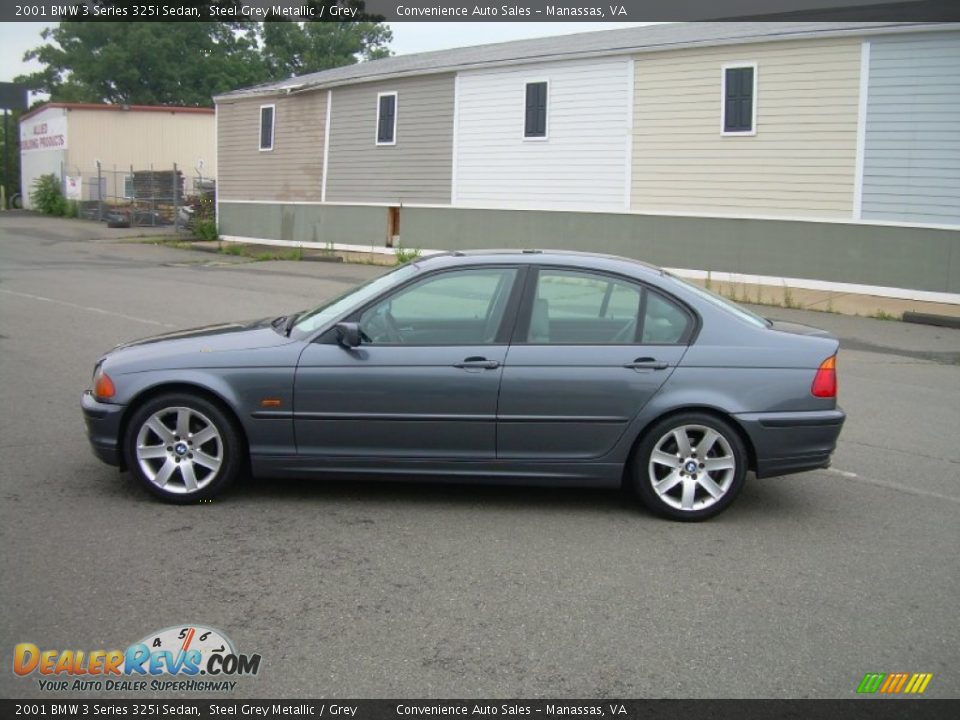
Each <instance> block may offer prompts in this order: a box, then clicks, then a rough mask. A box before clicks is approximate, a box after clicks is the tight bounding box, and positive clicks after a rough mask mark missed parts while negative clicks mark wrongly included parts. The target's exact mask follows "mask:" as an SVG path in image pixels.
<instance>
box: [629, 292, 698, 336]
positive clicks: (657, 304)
mask: <svg viewBox="0 0 960 720" xmlns="http://www.w3.org/2000/svg"><path fill="white" fill-rule="evenodd" d="M644 305H645V307H644V313H643V333H642V335H641V338H640V341H641V342H642V343H644V344H645V345H646V344H650V345H676V344H678V343H682V342H684V340H685V339H686V338H687V336H688V334H689V331H690V329H691V328H690V322H691V321H690V315H689V314H688V313H687V311H686V310H684V309H683V308H682V307H680V306H679V305H677V303H675V302H673V301H672V300H667V298H665V297H664V296H663V295H660V294H659V293H655V292H652V291H650V290H648V291H647V301H646V303H645V304H644Z"/></svg>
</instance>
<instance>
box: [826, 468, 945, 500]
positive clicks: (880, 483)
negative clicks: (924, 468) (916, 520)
mask: <svg viewBox="0 0 960 720" xmlns="http://www.w3.org/2000/svg"><path fill="white" fill-rule="evenodd" d="M827 472H828V473H832V474H834V475H839V476H840V477H844V478H847V479H848V480H853V481H854V482H860V483H865V484H867V485H876V486H877V487H883V488H887V489H889V490H899V491H900V492H904V493H909V494H910V495H920V496H922V497H929V498H935V499H937V500H946V501H947V502H952V503H960V497H951V496H950V495H944V494H943V493H938V492H934V491H932V490H922V489H920V488H912V487H907V486H906V485H899V484H897V483H893V482H887V481H886V480H877V479H875V478H868V477H864V476H863V475H857V474H856V473H852V472H848V471H846V470H838V469H836V468H827Z"/></svg>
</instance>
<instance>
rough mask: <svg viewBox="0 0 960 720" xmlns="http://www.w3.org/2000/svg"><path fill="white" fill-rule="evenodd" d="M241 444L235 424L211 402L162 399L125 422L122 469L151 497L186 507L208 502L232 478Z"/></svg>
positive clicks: (183, 397)
mask: <svg viewBox="0 0 960 720" xmlns="http://www.w3.org/2000/svg"><path fill="white" fill-rule="evenodd" d="M242 447H243V442H242V439H241V436H240V433H239V431H238V430H237V428H236V427H235V424H234V423H233V421H232V420H231V418H229V417H228V416H227V415H226V414H225V413H224V412H223V411H222V410H221V409H220V408H219V407H217V406H216V405H215V404H213V403H212V402H210V401H208V400H206V399H204V398H201V397H195V396H191V395H182V394H170V395H162V396H159V397H156V398H153V399H152V400H149V401H148V402H146V403H144V405H143V406H142V407H140V408H139V409H138V410H137V411H136V412H134V414H133V417H132V418H131V419H130V424H129V426H128V429H127V436H126V439H125V441H124V452H125V454H126V460H127V467H129V468H130V470H131V472H133V474H134V475H135V476H136V477H137V479H138V480H139V481H140V482H141V483H142V484H143V486H144V487H145V488H146V489H147V490H149V491H150V492H151V493H153V494H154V495H156V496H157V497H159V498H162V499H163V500H166V501H167V502H172V503H179V504H186V503H191V502H196V501H198V500H203V499H207V498H210V497H213V496H214V495H216V494H217V493H219V492H221V491H223V490H224V489H225V488H226V487H227V486H228V485H230V484H231V483H232V482H233V481H234V480H235V479H236V477H237V475H238V473H239V471H240V468H241V466H242V456H241V453H242Z"/></svg>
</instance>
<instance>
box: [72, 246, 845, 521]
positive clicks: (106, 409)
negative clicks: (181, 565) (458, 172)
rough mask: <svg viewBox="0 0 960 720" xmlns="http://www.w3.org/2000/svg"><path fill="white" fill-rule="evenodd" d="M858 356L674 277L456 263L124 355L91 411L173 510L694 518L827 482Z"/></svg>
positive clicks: (470, 259)
mask: <svg viewBox="0 0 960 720" xmlns="http://www.w3.org/2000/svg"><path fill="white" fill-rule="evenodd" d="M838 346H839V343H838V341H837V340H836V339H835V338H833V337H831V336H830V335H828V334H827V333H825V332H822V331H820V330H816V329H814V328H810V327H806V326H800V325H792V324H786V323H773V322H770V321H767V320H764V319H763V318H759V317H757V316H755V315H753V314H752V313H750V312H749V311H747V310H744V309H742V308H740V307H738V306H736V305H734V304H733V303H730V302H729V301H727V300H724V299H722V298H720V297H718V296H715V295H713V294H712V293H710V292H708V291H706V290H704V289H702V288H698V287H695V286H693V285H691V284H688V283H686V282H684V281H682V280H680V279H678V278H675V277H673V276H671V275H669V274H668V273H665V272H664V271H662V270H660V269H658V268H655V267H652V266H649V265H645V264H642V263H638V262H635V261H632V260H628V259H624V258H617V257H612V256H596V255H587V254H580V253H568V252H553V251H542V252H541V251H526V252H514V251H503V252H483V253H479V252H478V253H449V254H440V255H433V256H430V257H428V258H425V259H421V260H419V261H417V262H415V263H412V264H409V265H406V266H402V267H401V268H399V269H397V270H396V271H394V272H391V273H388V274H386V275H384V276H381V277H379V278H377V279H376V280H374V281H372V282H371V283H368V284H367V285H365V286H362V287H360V288H357V289H356V290H354V291H352V292H350V293H348V294H347V295H345V296H343V297H341V298H337V299H335V300H333V301H331V302H329V303H326V304H324V305H321V306H319V307H318V308H315V309H313V310H310V311H306V312H303V313H297V314H294V315H290V316H283V317H280V318H275V319H273V320H262V321H257V322H251V323H238V324H230V325H220V326H214V327H208V328H201V329H197V330H187V331H183V332H175V333H170V334H167V335H163V336H159V337H156V338H150V339H147V340H141V341H138V342H133V343H129V344H126V345H121V346H119V347H117V348H115V349H114V350H112V351H110V352H109V353H107V354H106V355H105V356H104V357H103V358H101V359H100V361H99V362H98V363H97V364H96V368H95V371H94V378H93V382H92V383H91V387H90V389H88V390H87V391H86V392H85V393H84V395H83V399H82V406H83V412H84V416H85V419H86V423H87V428H88V432H89V436H90V442H91V444H92V446H93V449H94V452H95V453H96V455H97V456H98V457H100V458H101V459H102V460H103V461H105V462H107V463H110V464H112V465H118V466H121V467H124V468H128V469H130V470H131V471H132V472H133V473H134V474H135V475H136V476H137V477H138V479H139V480H140V481H141V482H142V483H143V484H144V486H145V487H146V488H147V489H149V490H150V491H151V492H153V493H154V494H156V495H157V496H159V497H161V498H163V499H165V500H169V501H172V502H191V501H196V500H198V499H204V498H208V497H210V496H212V495H213V494H215V493H217V492H220V491H221V490H223V489H224V488H225V487H226V486H227V485H229V484H230V482H232V480H233V479H234V478H235V477H236V476H237V474H238V473H240V472H242V471H243V470H244V468H246V467H249V468H250V469H251V470H252V472H253V474H254V475H255V476H265V477H277V476H285V477H289V476H297V477H307V476H316V477H323V476H332V475H338V476H341V477H342V476H344V475H347V476H352V477H358V478H359V477H363V476H374V477H379V478H383V477H395V478H404V477H406V478H411V479H414V478H415V479H425V478H436V479H442V480H453V481H470V482H498V483H525V484H545V485H546V484H549V485H571V486H572V485H582V486H610V487H613V486H618V485H620V484H621V483H624V482H626V483H628V484H629V485H630V486H632V487H633V488H634V490H635V491H636V493H637V495H638V496H639V498H640V499H641V500H642V501H643V502H644V503H645V504H646V505H647V506H648V507H650V509H651V510H653V511H654V512H657V513H658V514H661V515H664V516H667V517H671V518H675V519H681V520H699V519H704V518H707V517H711V516H713V515H715V514H716V513H718V512H720V511H721V510H723V509H724V508H725V507H727V506H728V505H729V504H730V502H732V500H733V499H734V497H735V496H736V494H737V492H738V491H739V489H740V487H741V486H742V484H743V482H744V478H745V476H746V474H747V472H748V471H753V472H754V473H755V474H756V476H757V477H767V476H773V475H782V474H787V473H795V472H800V471H804V470H811V469H815V468H822V467H826V466H827V465H828V464H829V462H830V455H831V453H832V452H833V450H834V448H835V445H836V441H837V437H838V435H839V433H840V430H841V428H842V425H843V422H844V414H843V412H842V411H841V410H840V409H838V407H837V404H836V369H835V361H836V353H837V349H838Z"/></svg>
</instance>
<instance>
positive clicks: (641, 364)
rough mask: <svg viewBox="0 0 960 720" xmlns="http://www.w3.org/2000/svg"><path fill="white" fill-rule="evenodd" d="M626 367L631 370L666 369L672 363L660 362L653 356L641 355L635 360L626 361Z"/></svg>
mask: <svg viewBox="0 0 960 720" xmlns="http://www.w3.org/2000/svg"><path fill="white" fill-rule="evenodd" d="M624 367H625V368H628V369H630V370H666V369H667V368H668V367H670V364H669V363H665V362H658V361H657V359H656V358H652V357H639V358H637V359H636V360H634V361H633V362H629V363H625V364H624Z"/></svg>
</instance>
